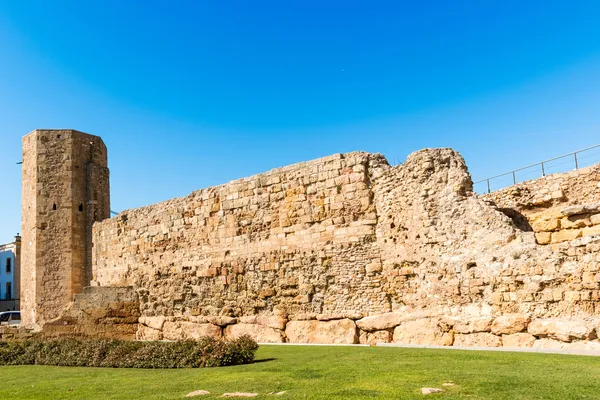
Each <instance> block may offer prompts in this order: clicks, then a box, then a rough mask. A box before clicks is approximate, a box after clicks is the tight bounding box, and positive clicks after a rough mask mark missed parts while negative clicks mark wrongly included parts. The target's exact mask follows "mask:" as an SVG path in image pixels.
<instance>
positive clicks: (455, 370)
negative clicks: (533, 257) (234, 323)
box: [0, 346, 600, 400]
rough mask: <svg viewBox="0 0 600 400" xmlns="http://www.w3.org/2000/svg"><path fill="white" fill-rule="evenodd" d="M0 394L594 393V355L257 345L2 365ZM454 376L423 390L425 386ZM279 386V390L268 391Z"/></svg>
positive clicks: (599, 384)
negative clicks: (230, 363) (205, 353)
mask: <svg viewBox="0 0 600 400" xmlns="http://www.w3.org/2000/svg"><path fill="white" fill-rule="evenodd" d="M0 377H2V378H1V380H0V382H1V384H0V399H2V400H7V399H86V400H87V399H104V400H108V399H143V400H150V399H183V398H185V395H186V394H187V393H189V392H192V391H194V390H199V389H203V390H208V391H210V392H211V396H201V397H195V399H208V398H217V397H219V396H220V395H221V394H223V393H224V392H235V391H241V392H258V393H260V394H261V396H260V398H278V399H362V398H380V399H418V398H428V399H430V398H431V399H436V398H437V399H486V400H492V399H507V400H508V399H510V400H518V399H527V400H531V399H544V400H546V399H560V400H565V399H600V358H596V357H580V356H567V355H565V356H561V355H550V354H531V353H503V352H502V353H501V352H472V351H449V350H424V349H401V348H389V347H387V348H386V347H379V348H378V347H307V346H302V347H297V346H285V347H284V346H261V347H260V349H259V350H258V353H257V362H256V363H254V364H251V365H242V366H235V367H224V368H207V369H181V370H139V369H137V370H136V369H109V368H74V367H49V366H16V367H0ZM444 382H454V383H455V384H456V386H454V387H448V388H444V390H445V392H444V393H441V394H433V395H429V396H422V395H421V388H422V387H439V388H442V384H443V383H444ZM279 391H286V393H285V394H284V395H282V396H273V395H268V394H267V393H269V392H279Z"/></svg>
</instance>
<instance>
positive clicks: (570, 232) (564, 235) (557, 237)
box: [552, 229, 583, 243]
mask: <svg viewBox="0 0 600 400" xmlns="http://www.w3.org/2000/svg"><path fill="white" fill-rule="evenodd" d="M582 234H583V230H582V229H565V230H562V231H558V232H554V233H552V243H560V242H567V241H570V240H575V239H577V238H580V237H581V235H582Z"/></svg>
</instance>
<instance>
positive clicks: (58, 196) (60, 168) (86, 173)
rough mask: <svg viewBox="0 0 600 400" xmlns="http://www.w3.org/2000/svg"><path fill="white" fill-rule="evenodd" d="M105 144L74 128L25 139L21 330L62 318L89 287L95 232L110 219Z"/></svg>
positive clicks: (95, 137) (43, 132) (32, 134)
mask: <svg viewBox="0 0 600 400" xmlns="http://www.w3.org/2000/svg"><path fill="white" fill-rule="evenodd" d="M108 185H109V183H108V169H107V156H106V147H105V146H104V143H103V142H102V140H101V139H100V138H99V137H97V136H92V135H87V134H84V133H81V132H77V131H73V130H35V131H33V132H31V133H30V134H28V135H27V136H25V137H24V138H23V202H22V224H23V226H22V232H23V236H22V259H21V261H22V263H21V267H22V268H21V289H22V290H21V293H22V301H21V308H22V310H23V314H22V317H23V325H24V326H27V327H35V326H41V325H43V323H44V322H45V321H49V320H51V319H53V318H57V317H58V316H59V315H60V313H61V310H62V309H63V308H64V307H65V306H66V305H67V304H69V303H70V302H71V301H73V295H74V294H76V293H80V292H81V291H82V290H83V288H84V287H85V286H87V285H89V281H90V275H91V245H92V243H91V238H92V237H91V227H92V223H93V222H94V221H99V220H102V219H104V218H108V217H109V216H110V203H109V198H110V197H109V186H108Z"/></svg>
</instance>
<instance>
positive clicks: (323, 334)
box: [285, 319, 358, 344]
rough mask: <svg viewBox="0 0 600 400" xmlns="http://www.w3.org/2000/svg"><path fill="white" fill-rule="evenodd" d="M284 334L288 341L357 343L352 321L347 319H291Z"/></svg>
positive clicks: (354, 326)
mask: <svg viewBox="0 0 600 400" xmlns="http://www.w3.org/2000/svg"><path fill="white" fill-rule="evenodd" d="M285 334H286V336H287V338H288V341H289V342H290V343H331V344H354V343H358V335H357V329H356V325H355V324H354V321H352V320H349V319H341V320H333V321H291V322H288V324H287V327H286V330H285Z"/></svg>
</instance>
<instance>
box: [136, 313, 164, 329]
mask: <svg viewBox="0 0 600 400" xmlns="http://www.w3.org/2000/svg"><path fill="white" fill-rule="evenodd" d="M165 321H166V318H165V317H164V316H158V317H141V318H140V323H141V324H142V325H146V326H148V327H150V328H152V329H157V330H159V331H160V330H162V328H163V326H164V324H165Z"/></svg>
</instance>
